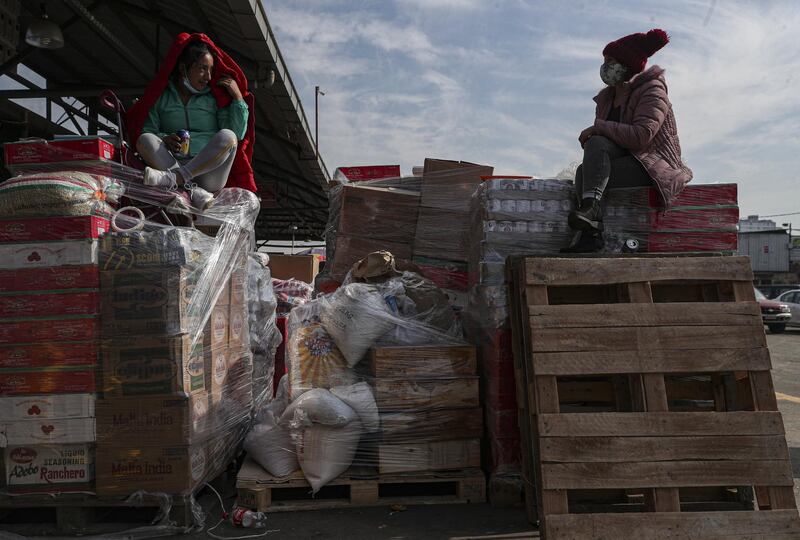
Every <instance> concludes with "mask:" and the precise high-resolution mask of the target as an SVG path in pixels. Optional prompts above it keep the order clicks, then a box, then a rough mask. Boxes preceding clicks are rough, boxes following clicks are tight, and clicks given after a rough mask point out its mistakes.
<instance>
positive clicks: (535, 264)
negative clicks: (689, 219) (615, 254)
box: [525, 257, 753, 286]
mask: <svg viewBox="0 0 800 540" xmlns="http://www.w3.org/2000/svg"><path fill="white" fill-rule="evenodd" d="M653 261H657V264H654V262H653ZM576 262H577V264H576ZM525 279H526V284H527V285H549V286H553V285H609V284H615V283H630V282H641V281H650V282H654V281H655V282H658V281H681V280H689V279H691V280H697V281H699V280H704V281H751V282H752V281H753V270H752V269H751V268H750V259H749V258H747V257H676V258H670V257H659V258H657V259H656V258H609V259H575V258H544V257H542V258H535V259H533V258H532V259H527V260H526V261H525Z"/></svg>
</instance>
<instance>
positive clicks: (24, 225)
mask: <svg viewBox="0 0 800 540" xmlns="http://www.w3.org/2000/svg"><path fill="white" fill-rule="evenodd" d="M109 230H110V223H109V221H108V219H106V218H104V217H100V216H70V217H46V218H19V219H0V243H6V242H17V243H23V242H56V241H60V240H61V241H63V240H83V239H86V238H100V236H102V235H103V234H105V233H106V232H108V231H109Z"/></svg>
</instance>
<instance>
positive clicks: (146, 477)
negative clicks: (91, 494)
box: [96, 442, 213, 497]
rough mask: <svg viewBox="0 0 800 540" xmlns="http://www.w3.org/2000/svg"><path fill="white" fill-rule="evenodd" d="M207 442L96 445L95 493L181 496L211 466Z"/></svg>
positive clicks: (188, 490) (104, 494)
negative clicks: (172, 444) (170, 444)
mask: <svg viewBox="0 0 800 540" xmlns="http://www.w3.org/2000/svg"><path fill="white" fill-rule="evenodd" d="M209 444H210V443H208V442H202V443H196V444H193V445H182V446H167V445H161V446H130V445H123V446H107V445H105V444H98V445H97V462H96V471H97V477H96V492H97V495H99V496H101V497H106V496H120V495H121V496H128V495H130V494H131V493H134V492H136V491H139V490H144V491H149V492H154V493H167V494H170V495H183V494H188V493H191V492H192V491H194V489H195V488H196V487H197V486H198V485H200V484H201V483H202V482H203V481H204V480H205V477H206V472H207V470H208V469H209V467H212V466H213V465H212V464H211V463H209V456H208V450H209Z"/></svg>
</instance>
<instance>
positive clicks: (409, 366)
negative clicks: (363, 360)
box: [368, 345, 478, 377]
mask: <svg viewBox="0 0 800 540" xmlns="http://www.w3.org/2000/svg"><path fill="white" fill-rule="evenodd" d="M368 369H369V372H370V374H371V375H372V376H373V377H456V376H460V375H475V374H476V373H477V370H478V365H477V360H476V356H475V347H470V346H456V345H453V346H446V345H444V346H427V345H425V346H417V347H377V348H375V349H372V350H371V351H370V355H369V363H368Z"/></svg>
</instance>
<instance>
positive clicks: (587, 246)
mask: <svg viewBox="0 0 800 540" xmlns="http://www.w3.org/2000/svg"><path fill="white" fill-rule="evenodd" d="M602 249H603V235H602V234H600V233H599V232H596V231H577V232H576V233H575V236H574V237H573V238H572V242H571V243H570V245H569V246H567V247H565V248H561V250H560V251H561V253H596V252H598V251H601V250H602Z"/></svg>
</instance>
